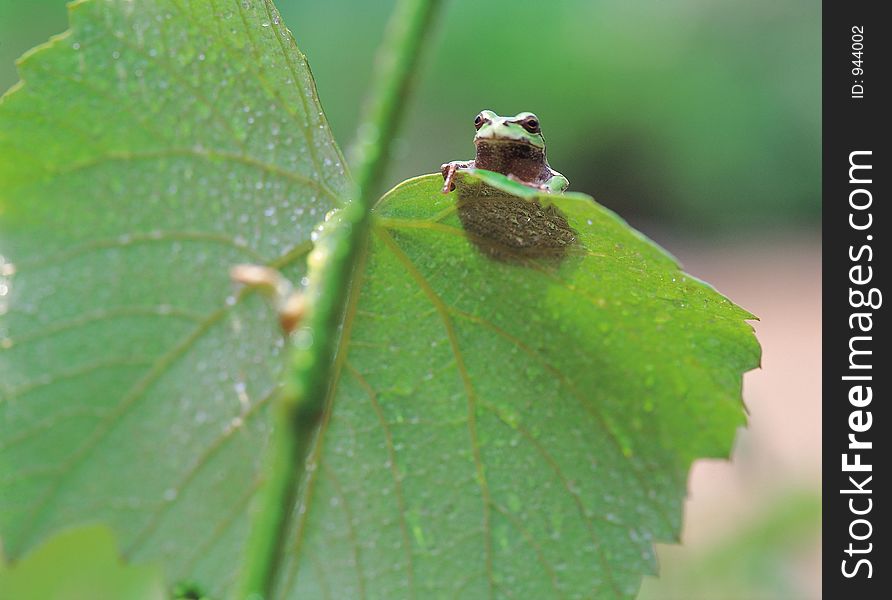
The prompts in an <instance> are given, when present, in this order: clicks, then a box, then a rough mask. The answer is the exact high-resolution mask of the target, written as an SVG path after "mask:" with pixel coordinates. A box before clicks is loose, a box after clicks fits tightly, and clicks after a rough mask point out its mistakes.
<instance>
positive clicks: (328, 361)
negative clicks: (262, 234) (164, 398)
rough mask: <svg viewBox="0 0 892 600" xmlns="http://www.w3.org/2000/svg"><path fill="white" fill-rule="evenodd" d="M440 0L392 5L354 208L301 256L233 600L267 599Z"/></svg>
mask: <svg viewBox="0 0 892 600" xmlns="http://www.w3.org/2000/svg"><path fill="white" fill-rule="evenodd" d="M439 4H440V0H400V1H399V2H398V5H397V7H396V9H395V11H394V14H393V17H392V18H391V21H390V25H389V28H388V34H387V36H386V39H385V42H384V44H383V46H382V48H381V50H380V51H379V54H378V58H377V74H376V78H375V81H374V83H373V88H372V93H371V95H370V101H369V103H368V104H367V106H366V111H365V119H364V120H363V122H362V125H361V126H360V129H359V135H358V141H357V145H356V148H355V159H356V162H355V164H356V171H355V172H356V181H355V184H354V190H353V194H354V196H353V202H351V203H350V204H348V205H347V206H346V207H345V208H344V209H343V210H341V211H340V212H339V213H338V214H337V215H335V216H333V217H331V218H330V219H328V220H327V222H326V223H325V225H324V226H323V227H322V230H321V231H320V235H319V238H318V243H317V245H316V247H315V248H314V250H313V252H312V253H311V254H310V256H309V258H308V263H309V275H308V276H309V284H308V285H307V289H306V291H305V293H306V298H307V306H308V312H307V315H306V318H305V322H304V324H303V326H302V327H301V329H300V330H299V331H298V332H297V333H296V334H295V335H294V343H293V346H292V355H291V363H290V369H288V373H287V378H286V381H285V385H284V389H283V391H282V393H281V394H280V396H279V397H278V398H277V399H276V402H275V404H274V407H273V434H272V436H271V438H270V442H269V444H270V445H269V448H268V450H267V464H266V479H265V482H264V485H263V487H262V488H261V491H260V494H259V497H258V504H257V506H256V509H255V510H256V512H255V513H254V515H253V522H252V531H251V536H250V538H249V540H248V545H247V553H246V556H245V559H244V565H243V567H244V571H243V573H242V580H241V584H240V586H239V588H238V590H237V596H236V597H237V598H239V599H241V598H246V599H248V598H250V600H262V599H267V598H270V597H271V593H272V590H273V588H274V585H275V581H276V579H277V574H278V571H279V567H280V566H281V564H282V561H283V550H284V547H285V538H286V536H287V534H288V532H289V531H290V520H291V517H292V515H293V514H294V513H295V505H296V502H297V499H298V498H299V497H300V484H301V482H302V480H303V479H304V476H305V472H306V466H307V460H308V458H309V453H310V451H311V442H312V440H313V437H314V435H315V434H316V433H317V431H318V429H319V425H320V424H321V423H322V419H323V416H324V414H325V412H326V411H327V410H331V407H329V406H326V403H327V398H328V395H329V389H330V387H331V383H332V382H331V378H332V374H333V364H332V362H333V356H334V354H335V350H336V349H337V346H338V343H339V342H340V334H339V330H340V325H341V321H342V319H343V315H344V309H345V306H346V302H347V297H348V292H349V287H350V284H351V281H352V280H353V271H354V269H355V265H356V262H357V259H358V257H359V256H360V251H361V249H362V248H363V247H364V245H365V244H366V240H367V237H368V229H369V224H370V211H371V207H372V205H373V204H374V202H375V201H376V199H377V194H378V190H379V187H380V184H381V179H382V177H383V174H384V172H385V169H386V166H387V157H388V154H389V150H390V145H391V142H392V140H393V137H394V134H395V132H396V129H397V126H398V122H399V119H400V117H401V116H402V113H403V110H402V108H403V106H404V104H405V102H406V99H407V96H408V92H409V87H410V84H411V79H412V75H413V73H414V72H415V69H416V66H417V64H418V56H419V54H420V51H421V47H422V45H423V40H424V39H425V37H426V35H425V34H426V33H427V32H428V31H429V29H430V25H431V23H432V22H433V16H434V13H435V11H436V9H437V7H438V5H439Z"/></svg>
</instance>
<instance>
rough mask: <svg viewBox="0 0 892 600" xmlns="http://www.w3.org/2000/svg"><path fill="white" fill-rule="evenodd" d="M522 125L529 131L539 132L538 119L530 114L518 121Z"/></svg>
mask: <svg viewBox="0 0 892 600" xmlns="http://www.w3.org/2000/svg"><path fill="white" fill-rule="evenodd" d="M520 124H521V125H523V128H524V129H526V130H527V131H529V132H530V133H539V131H540V129H539V119H537V118H536V117H534V116H533V115H530V116H529V117H527V118H526V119H524V120H523V121H521V122H520Z"/></svg>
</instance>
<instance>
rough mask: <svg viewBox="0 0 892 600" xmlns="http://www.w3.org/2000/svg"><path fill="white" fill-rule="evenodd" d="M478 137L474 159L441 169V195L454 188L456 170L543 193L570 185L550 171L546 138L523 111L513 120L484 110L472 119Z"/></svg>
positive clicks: (452, 163) (536, 119) (558, 190)
mask: <svg viewBox="0 0 892 600" xmlns="http://www.w3.org/2000/svg"><path fill="white" fill-rule="evenodd" d="M474 127H476V128H477V134H476V135H475V136H474V145H475V146H476V147H477V156H476V158H475V159H474V160H468V161H453V162H448V163H446V164H444V165H442V166H441V167H440V170H441V171H442V173H443V180H444V184H443V193H444V194H448V193H449V192H451V191H452V190H454V189H455V184H454V183H453V179H454V178H455V172H456V171H457V170H459V169H486V170H487V171H495V172H497V173H502V174H503V175H506V176H507V177H508V178H509V179H512V180H514V181H517V182H519V183H522V184H524V185H528V186H530V187H532V188H535V189H538V190H542V191H544V192H563V191H564V190H565V189H567V186H569V185H570V182H569V181H567V178H566V177H564V176H563V175H561V174H560V173H558V172H557V171H555V170H554V169H552V168H551V167H550V166H549V165H548V161H547V160H546V158H545V138H544V137H542V130H541V129H540V126H539V119H538V117H536V115H534V114H533V113H529V112H522V113H520V114H518V115H515V116H513V117H500V116H499V115H497V114H496V113H494V112H493V111H491V110H484V111H483V112H481V113H480V114H479V115H477V117H476V118H475V119H474Z"/></svg>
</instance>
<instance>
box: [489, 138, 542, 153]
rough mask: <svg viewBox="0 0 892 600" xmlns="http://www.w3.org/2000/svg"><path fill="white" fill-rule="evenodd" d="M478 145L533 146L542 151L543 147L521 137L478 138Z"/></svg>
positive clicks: (534, 148) (532, 147)
mask: <svg viewBox="0 0 892 600" xmlns="http://www.w3.org/2000/svg"><path fill="white" fill-rule="evenodd" d="M474 144H475V145H476V146H516V147H518V148H531V149H533V150H538V151H539V152H542V150H543V147H542V146H537V145H535V144H533V143H532V142H530V141H529V140H525V139H519V140H512V139H509V138H477V139H475V140H474Z"/></svg>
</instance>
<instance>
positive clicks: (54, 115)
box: [0, 0, 346, 590]
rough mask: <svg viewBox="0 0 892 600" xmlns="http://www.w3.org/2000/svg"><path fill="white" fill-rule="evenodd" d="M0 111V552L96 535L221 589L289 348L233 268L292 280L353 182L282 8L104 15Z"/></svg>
mask: <svg viewBox="0 0 892 600" xmlns="http://www.w3.org/2000/svg"><path fill="white" fill-rule="evenodd" d="M70 18H71V31H69V32H67V33H65V34H63V35H61V36H59V37H56V38H54V39H53V41H52V42H50V43H49V44H48V45H45V46H43V47H40V48H38V49H36V50H35V51H33V52H31V53H29V55H28V56H27V57H25V59H24V60H23V61H22V62H21V64H20V70H21V76H22V78H23V80H24V84H23V85H21V86H20V87H18V88H17V89H15V90H13V91H12V92H11V93H9V94H8V95H6V96H4V97H3V99H2V101H0V284H2V295H0V313H5V314H2V316H0V424H2V425H0V428H2V434H0V439H2V442H0V486H2V488H3V493H2V494H0V531H2V535H3V542H4V546H5V548H6V551H7V552H8V553H9V554H10V556H12V557H18V556H20V555H21V554H22V553H23V552H24V551H25V550H26V549H28V548H31V547H33V546H34V545H35V544H36V543H38V542H39V541H40V540H41V539H42V538H44V537H46V536H47V535H48V534H49V533H51V532H53V531H55V530H56V529H58V528H59V527H63V526H67V525H69V524H71V523H74V522H80V521H85V520H90V521H94V520H101V521H104V522H106V523H108V524H110V525H111V526H112V527H113V529H114V530H115V531H116V533H117V535H118V536H119V539H120V540H121V544H122V545H123V548H124V552H125V554H126V556H127V557H128V558H133V559H141V558H143V557H152V558H153V559H156V558H163V559H164V560H165V564H166V566H167V574H168V575H169V576H170V577H172V580H178V579H180V578H185V577H189V578H195V579H197V580H198V581H200V582H202V583H204V582H207V584H208V585H209V586H210V587H212V588H213V589H214V590H221V589H225V587H226V584H227V582H228V580H229V578H230V577H231V576H232V575H233V572H234V570H235V568H236V564H237V562H238V560H239V558H240V553H241V547H242V542H243V539H244V536H245V529H246V526H247V521H246V519H245V518H244V514H245V506H246V505H247V503H248V501H249V499H250V498H251V496H252V493H253V490H254V489H255V487H256V485H257V474H258V465H257V462H258V459H259V457H260V455H261V451H262V448H263V444H264V441H265V439H266V430H267V420H266V419H265V418H264V416H263V414H262V413H263V412H264V411H263V409H264V407H265V405H266V404H267V402H268V400H269V398H270V396H271V395H272V394H273V392H274V390H275V389H276V387H277V384H278V381H279V379H280V372H281V368H282V365H281V362H282V360H281V357H280V355H281V354H282V347H283V343H284V342H283V339H282V336H281V334H280V333H279V331H278V329H277V327H276V325H275V317H274V315H271V314H270V313H271V310H270V309H269V307H268V305H267V303H266V302H264V301H263V299H261V298H259V297H257V296H254V295H252V296H245V295H243V294H239V293H237V290H236V289H235V288H234V286H233V285H232V283H231V282H230V281H229V275H228V272H229V269H230V267H231V266H232V265H234V264H236V263H244V262H253V263H264V264H272V265H275V266H278V267H280V268H283V269H284V270H285V271H286V273H288V274H289V275H290V276H292V277H293V278H297V279H299V278H300V276H301V273H302V272H303V270H304V265H303V262H304V261H303V260H302V257H303V255H304V254H305V253H306V252H307V251H308V250H309V248H310V232H311V230H312V228H313V227H314V226H315V224H316V223H317V222H319V221H320V220H321V219H322V218H323V215H324V214H325V213H326V211H328V210H330V209H331V208H333V207H334V206H336V205H337V204H338V198H339V197H340V196H341V194H342V192H343V190H344V188H345V185H346V176H345V173H344V170H343V166H342V158H341V155H340V152H339V150H338V148H337V146H336V145H335V143H334V141H333V139H332V137H331V134H330V132H329V129H328V126H327V124H326V121H325V118H324V116H323V114H322V112H321V107H320V106H319V103H318V100H317V98H316V95H315V88H314V86H313V80H312V77H311V74H310V71H309V68H308V66H307V64H306V61H305V58H304V56H303V55H302V54H301V53H300V52H299V51H298V50H297V48H296V46H295V44H294V41H293V39H292V38H291V36H290V34H289V33H288V31H287V30H286V29H285V27H284V26H283V25H282V24H281V23H280V19H279V16H278V13H277V12H276V11H275V9H274V7H273V6H272V4H271V3H270V2H268V1H264V0H253V1H251V2H241V1H239V2H213V1H211V0H195V1H193V2H190V3H182V2H179V1H175V0H160V1H157V2H147V3H139V4H134V3H132V2H128V1H125V0H112V1H108V0H94V1H88V2H80V3H75V4H73V5H72V7H71V15H70Z"/></svg>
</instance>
